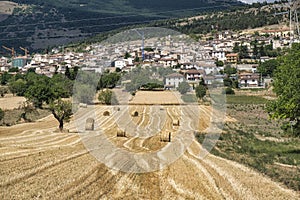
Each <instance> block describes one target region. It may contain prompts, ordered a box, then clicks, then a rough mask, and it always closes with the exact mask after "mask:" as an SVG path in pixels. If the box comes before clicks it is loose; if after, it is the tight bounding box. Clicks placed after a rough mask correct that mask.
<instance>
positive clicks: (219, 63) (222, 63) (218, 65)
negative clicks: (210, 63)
mask: <svg viewBox="0 0 300 200" xmlns="http://www.w3.org/2000/svg"><path fill="white" fill-rule="evenodd" d="M215 64H216V65H217V67H223V66H224V62H222V61H221V60H218V61H216V62H215Z"/></svg>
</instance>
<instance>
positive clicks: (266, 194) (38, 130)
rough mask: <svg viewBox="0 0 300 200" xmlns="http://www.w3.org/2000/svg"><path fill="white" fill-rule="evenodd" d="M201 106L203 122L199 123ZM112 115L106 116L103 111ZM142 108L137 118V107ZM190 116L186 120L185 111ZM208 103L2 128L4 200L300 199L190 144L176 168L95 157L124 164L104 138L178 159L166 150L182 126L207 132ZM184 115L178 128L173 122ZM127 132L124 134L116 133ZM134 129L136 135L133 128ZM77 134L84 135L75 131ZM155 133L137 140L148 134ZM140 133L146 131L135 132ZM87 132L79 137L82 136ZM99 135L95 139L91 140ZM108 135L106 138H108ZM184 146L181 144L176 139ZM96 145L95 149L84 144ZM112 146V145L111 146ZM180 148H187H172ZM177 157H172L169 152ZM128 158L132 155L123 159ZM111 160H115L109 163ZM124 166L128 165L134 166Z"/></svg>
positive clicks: (99, 109) (99, 110)
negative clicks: (90, 122)
mask: <svg viewBox="0 0 300 200" xmlns="http://www.w3.org/2000/svg"><path fill="white" fill-rule="evenodd" d="M195 109H198V110H199V115H198V116H197V117H199V120H198V119H197V120H195V119H196V118H195V116H196V113H195ZM105 111H109V115H107V116H104V115H103V114H104V112H105ZM133 111H137V112H138V115H137V116H132V112H133ZM183 114H184V117H183V116H182V115H183ZM90 117H92V118H94V119H95V127H94V131H88V132H86V131H84V129H85V121H86V119H87V118H90ZM210 117H211V109H210V108H209V107H208V106H197V108H196V107H190V108H189V107H188V106H185V107H184V106H182V107H181V106H171V105H159V106H150V105H130V106H122V105H120V106H118V107H117V108H116V107H112V106H99V105H98V106H95V107H94V108H93V107H88V108H80V110H79V111H78V113H76V115H75V116H74V118H73V120H72V121H71V123H69V124H67V126H66V128H67V129H69V130H70V132H69V133H58V132H56V129H57V122H56V121H55V119H53V117H51V116H49V117H47V118H44V119H42V120H41V121H39V122H35V123H28V124H20V125H16V126H13V127H0V168H1V171H0V173H1V174H0V198H1V199H32V198H34V199H297V198H299V195H298V194H297V193H296V192H294V191H291V190H288V189H285V188H284V187H283V186H282V185H280V184H278V183H276V182H273V181H271V180H270V179H269V178H267V177H265V176H263V175H261V174H259V173H257V172H255V171H253V170H251V169H249V168H247V167H245V166H243V165H241V164H238V163H236V162H233V161H229V160H226V159H223V158H220V157H216V156H214V155H211V154H208V155H207V156H206V157H205V158H204V159H202V158H201V157H199V154H200V153H201V152H203V151H204V150H203V149H202V147H201V145H200V144H199V143H198V142H197V141H196V140H193V141H191V145H190V146H189V147H188V148H187V149H186V150H185V151H183V152H182V154H180V158H179V159H177V160H174V162H172V163H171V164H170V165H167V166H165V167H164V168H162V169H159V170H157V171H153V172H149V173H134V172H122V171H118V170H116V169H111V168H109V167H107V166H106V165H105V164H103V163H101V162H99V161H98V160H97V159H96V158H95V157H93V156H92V155H91V154H94V155H98V156H100V157H101V156H102V160H100V161H102V162H104V161H105V162H107V163H106V164H107V165H109V164H111V163H115V164H114V166H119V163H121V162H122V161H124V158H123V157H120V156H118V151H117V150H116V151H114V150H111V151H106V153H107V155H99V154H97V153H99V152H98V151H100V152H105V150H107V149H105V146H104V145H102V144H104V143H103V140H99V139H103V138H104V137H105V138H106V139H107V141H109V142H110V143H111V144H113V145H114V146H116V147H118V149H121V150H124V151H127V152H134V153H137V154H139V156H143V155H144V154H147V153H155V152H159V151H160V152H161V153H160V155H161V156H160V158H162V160H168V159H172V157H168V153H167V152H164V151H165V150H162V149H168V147H169V146H172V142H177V141H176V137H180V136H182V131H184V130H188V129H191V128H195V127H197V129H198V131H204V130H205V129H206V128H207V127H208V126H209V124H210ZM174 119H180V123H181V124H180V126H176V125H175V126H174V125H173V123H172V122H173V121H174ZM158 126H161V127H162V130H160V131H159V130H156V127H158ZM118 129H124V130H125V131H126V137H117V130H118ZM133 130H134V131H135V132H132V131H133ZM164 130H168V131H170V132H172V133H174V134H172V142H171V143H168V142H161V141H160V136H159V135H160V133H161V131H164ZM77 131H78V133H76V132H77ZM152 132H153V133H155V134H154V135H152V136H147V137H139V136H140V135H142V136H143V134H147V133H152ZM135 133H139V134H140V135H135ZM80 136H81V137H80ZM90 136H95V137H90ZM102 136H103V137H102ZM178 144H179V145H181V144H180V143H178ZM84 145H85V146H88V147H91V146H90V145H96V146H97V147H98V148H95V149H89V151H90V153H91V154H90V153H89V151H88V150H87V149H86V148H85V146H84ZM108 150H109V149H108ZM173 150H174V151H175V152H177V153H180V150H181V148H176V147H175V148H174V149H173ZM170 155H172V154H170ZM125 160H126V159H125ZM108 161H110V162H109V163H108ZM131 162H132V160H128V161H127V163H121V164H122V165H120V166H121V167H122V166H128V167H127V169H128V170H129V171H130V170H135V169H138V168H137V166H136V165H127V164H130V163H131Z"/></svg>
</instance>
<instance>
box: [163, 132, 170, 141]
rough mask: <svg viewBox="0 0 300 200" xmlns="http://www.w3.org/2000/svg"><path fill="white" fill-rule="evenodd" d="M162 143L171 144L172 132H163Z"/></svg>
mask: <svg viewBox="0 0 300 200" xmlns="http://www.w3.org/2000/svg"><path fill="white" fill-rule="evenodd" d="M160 141H161V142H171V132H169V131H163V132H162V133H161V134H160Z"/></svg>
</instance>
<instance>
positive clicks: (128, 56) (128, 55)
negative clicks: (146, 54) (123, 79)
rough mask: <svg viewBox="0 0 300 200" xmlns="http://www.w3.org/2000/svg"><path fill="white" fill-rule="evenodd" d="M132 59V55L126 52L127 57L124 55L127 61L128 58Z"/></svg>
mask: <svg viewBox="0 0 300 200" xmlns="http://www.w3.org/2000/svg"><path fill="white" fill-rule="evenodd" d="M130 57H131V55H130V53H128V52H127V51H126V53H125V55H124V58H125V59H127V58H130Z"/></svg>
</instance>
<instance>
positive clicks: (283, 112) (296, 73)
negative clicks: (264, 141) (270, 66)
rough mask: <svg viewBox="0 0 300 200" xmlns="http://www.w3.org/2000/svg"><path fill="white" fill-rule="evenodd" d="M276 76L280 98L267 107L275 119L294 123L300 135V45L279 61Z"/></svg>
mask: <svg viewBox="0 0 300 200" xmlns="http://www.w3.org/2000/svg"><path fill="white" fill-rule="evenodd" d="M278 61H279V66H278V67H277V69H276V71H275V74H274V82H273V86H274V92H275V93H276V94H277V96H278V98H277V99H276V100H274V101H271V102H270V103H268V105H267V111H268V112H269V114H270V116H271V117H272V118H275V119H278V118H279V119H288V120H289V121H290V122H293V123H292V125H293V128H294V129H293V130H294V134H295V135H297V136H299V135H300V67H299V63H300V44H296V43H295V44H293V45H292V48H291V50H290V51H289V53H288V54H287V55H285V56H282V57H280V58H279V59H278Z"/></svg>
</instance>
